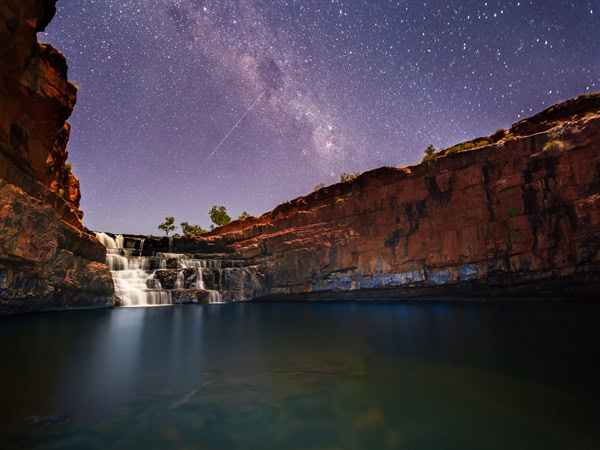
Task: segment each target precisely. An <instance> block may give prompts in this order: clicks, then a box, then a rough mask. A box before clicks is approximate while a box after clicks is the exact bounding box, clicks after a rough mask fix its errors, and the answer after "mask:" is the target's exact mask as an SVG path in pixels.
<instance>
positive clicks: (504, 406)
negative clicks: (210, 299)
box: [0, 302, 600, 450]
mask: <svg viewBox="0 0 600 450" xmlns="http://www.w3.org/2000/svg"><path fill="white" fill-rule="evenodd" d="M598 317H600V305H597V304H585V303H571V304H569V303H515V302H508V303H496V302H495V303H460V304H450V303H427V302H424V303H269V304H258V303H247V304H227V305H206V306H194V305H190V306H174V307H163V308H126V309H118V308H117V309H114V310H97V311H76V312H60V313H47V314H34V315H24V316H15V317H4V318H1V319H0V355H2V366H1V368H0V399H1V402H2V408H0V440H1V442H0V448H3V449H6V448H9V449H10V448H32V447H35V448H57V449H58V448H60V449H96V448H97V449H105V448H108V449H138V448H139V449H155V448H156V449H170V448H173V449H192V448H200V449H219V450H223V449H268V448H277V449H395V448H398V449H432V450H434V449H435V450H440V449H461V450H464V449H499V450H506V449H528V450H531V449H544V450H546V449H577V450H582V449H598V448H600V414H599V412H598V411H599V409H598V401H599V400H600V395H599V389H598V387H597V385H598V380H599V379H600V378H599V375H600V369H599V368H598V367H596V365H597V361H596V360H597V359H598V354H599V353H598V349H599V348H600V346H599V344H600V331H599V330H600V328H599V327H598V325H597V322H598Z"/></svg>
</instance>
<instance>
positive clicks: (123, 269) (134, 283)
mask: <svg viewBox="0 0 600 450" xmlns="http://www.w3.org/2000/svg"><path fill="white" fill-rule="evenodd" d="M96 237H97V238H98V240H99V241H100V242H101V243H102V244H103V245H104V246H105V247H106V251H107V254H106V264H107V265H108V268H109V269H110V271H111V273H112V276H113V280H114V282H115V294H116V295H117V296H118V297H119V298H120V299H121V300H122V302H123V306H155V305H170V304H173V299H172V294H171V291H170V290H168V289H164V288H163V286H162V285H161V283H160V281H159V280H158V279H157V277H156V272H157V269H162V270H165V269H167V260H175V262H176V269H173V270H177V278H176V280H175V283H174V285H173V288H174V289H184V288H185V275H184V271H185V269H196V281H195V282H194V284H193V286H192V287H193V289H197V290H206V291H208V300H209V303H222V297H221V293H220V292H219V291H217V290H207V289H206V288H205V285H204V280H203V277H202V269H206V268H211V269H212V268H214V269H218V268H220V267H221V261H215V260H203V259H192V258H190V257H189V256H188V255H182V254H179V253H161V252H152V256H142V250H143V245H144V239H143V238H139V239H136V240H137V241H138V242H139V245H138V248H137V249H134V248H124V242H125V239H124V237H123V236H122V235H117V236H115V238H112V237H111V236H109V235H108V234H106V233H100V232H98V233H96ZM171 248H172V241H171V240H169V249H171ZM169 265H172V263H169ZM152 267H155V269H154V270H152Z"/></svg>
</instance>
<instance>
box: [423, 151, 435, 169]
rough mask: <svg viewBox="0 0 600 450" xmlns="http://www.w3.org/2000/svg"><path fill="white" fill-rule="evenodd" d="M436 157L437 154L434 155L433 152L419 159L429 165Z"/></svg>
mask: <svg viewBox="0 0 600 450" xmlns="http://www.w3.org/2000/svg"><path fill="white" fill-rule="evenodd" d="M436 157H437V155H435V154H433V155H425V156H424V157H423V159H422V160H421V163H422V164H424V165H426V166H429V165H431V164H433V163H434V161H435V158H436Z"/></svg>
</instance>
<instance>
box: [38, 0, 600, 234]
mask: <svg viewBox="0 0 600 450" xmlns="http://www.w3.org/2000/svg"><path fill="white" fill-rule="evenodd" d="M40 40H41V41H43V42H50V43H52V44H53V45H54V46H55V47H57V48H58V49H60V50H61V51H63V52H64V54H65V55H66V57H67V60H68V62H69V66H70V69H69V76H70V78H71V79H72V80H74V81H76V82H77V84H78V85H79V86H80V88H81V90H80V92H79V97H78V103H77V106H76V108H75V111H74V113H73V116H72V117H71V119H70V122H71V124H72V125H73V132H72V137H71V142H70V143H69V152H70V161H71V162H72V163H73V165H74V169H73V171H74V173H75V175H77V176H78V177H79V178H80V180H81V184H82V191H83V200H82V209H83V210H84V211H85V213H86V216H85V219H84V223H85V225H87V226H88V227H89V228H92V229H95V230H104V231H113V232H127V233H143V234H148V233H154V234H158V230H157V229H156V225H158V223H160V222H161V221H162V220H163V218H164V217H165V216H167V215H173V216H175V218H176V222H177V223H179V222H182V221H186V222H190V223H200V224H202V225H204V226H205V227H207V226H208V224H209V220H208V214H207V213H208V210H209V209H210V207H211V206H212V205H215V204H216V205H226V206H227V207H228V211H229V212H230V214H231V215H232V216H237V215H239V214H240V213H241V212H242V211H243V210H247V211H248V212H250V213H251V214H253V215H258V214H261V213H264V212H266V211H268V210H270V209H272V208H273V207H275V206H276V205H277V204H279V203H281V202H283V201H286V200H289V199H292V198H295V197H297V196H299V195H304V194H306V193H308V192H310V191H311V190H312V188H313V187H314V186H315V185H316V184H318V183H325V184H332V183H334V182H336V181H337V179H338V177H339V174H340V172H358V171H361V172H362V171H365V170H369V169H372V168H375V167H380V166H385V165H389V166H403V165H408V164H413V163H416V162H418V161H419V160H420V159H421V156H422V152H423V149H424V148H425V147H426V146H427V145H428V144H434V145H435V146H436V147H438V148H439V147H447V146H450V145H452V144H455V143H458V142H461V141H463V140H466V139H472V138H474V137H478V136H483V135H489V134H490V133H492V132H494V131H495V130H496V129H497V128H501V127H504V128H506V127H508V126H510V124H512V123H513V122H515V121H517V120H519V119H520V118H523V117H526V116H529V115H531V114H532V113H533V112H537V111H539V110H541V109H544V108H545V107H547V106H549V105H551V104H554V103H557V102H560V101H563V100H566V99H568V98H571V97H575V96H577V95H579V94H581V93H585V92H592V91H597V90H598V89H599V86H600V0H594V1H576V2H569V1H562V0H536V1H513V0H506V1H487V2H486V1H479V0H466V1H457V0H444V1H441V0H436V1H433V0H431V1H426V2H423V1H384V0H370V1H366V0H364V1H337V0H327V1H326V0H322V1H317V0H302V1H300V0H299V1H292V0H287V1H285V0H282V1H275V0H270V1H262V0H239V1H234V0H231V1H202V0H96V1H94V0H87V1H85V2H80V1H75V0H62V1H59V8H58V14H57V16H56V18H55V19H54V21H53V22H52V24H51V25H50V26H49V27H48V29H47V30H46V32H45V33H41V34H40ZM253 102H256V104H255V105H254V107H253V108H252V109H251V110H250V111H249V112H248V113H247V115H246V116H244V118H243V119H242V120H241V121H240V122H239V124H238V125H237V126H236V127H235V128H233V127H234V125H235V124H236V122H237V121H238V120H239V119H240V117H242V115H243V114H244V113H245V112H246V111H248V109H249V108H250V107H251V105H252V104H253ZM232 128H233V131H231V130H232ZM230 131H231V133H230V135H229V136H228V137H227V139H225V141H223V143H222V145H220V146H219V147H218V145H219V143H220V142H222V140H223V138H224V137H225V136H226V135H227V133H229V132H230ZM217 147H218V148H217ZM215 150H216V151H215ZM213 152H214V154H213V155H212V156H211V157H210V158H209V156H210V155H211V154H212V153H213Z"/></svg>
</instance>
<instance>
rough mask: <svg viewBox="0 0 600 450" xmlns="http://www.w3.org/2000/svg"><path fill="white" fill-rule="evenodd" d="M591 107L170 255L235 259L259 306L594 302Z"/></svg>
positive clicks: (586, 103)
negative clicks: (445, 299)
mask: <svg viewBox="0 0 600 450" xmlns="http://www.w3.org/2000/svg"><path fill="white" fill-rule="evenodd" d="M598 110H600V96H598V95H595V96H586V97H581V98H579V99H577V100H576V101H575V100H574V101H571V102H567V103H565V104H563V105H558V106H557V107H553V108H551V109H549V110H548V111H545V112H544V113H541V114H539V115H536V116H534V117H533V118H532V119H530V120H528V121H522V122H519V123H517V124H515V126H514V127H513V128H512V129H511V130H510V132H511V135H510V136H509V137H508V138H506V139H503V140H501V141H500V142H497V143H496V144H493V145H488V146H486V147H483V148H478V149H474V150H467V151H460V152H455V153H452V154H447V155H441V156H439V157H438V158H437V159H436V160H435V161H434V163H433V164H430V165H417V166H413V167H407V168H380V169H376V170H372V171H370V172H366V173H364V174H362V175H361V176H360V177H359V178H358V179H356V180H354V181H353V182H347V183H340V184H337V185H334V186H330V187H327V188H324V189H321V190H319V191H317V192H315V193H312V194H310V195H308V196H306V197H301V198H298V199H296V200H293V201H291V202H288V203H286V204H283V205H280V206H279V207H277V208H276V209H275V210H273V211H272V212H270V213H267V214H265V215H263V216H261V217H258V218H254V219H250V220H247V221H244V222H234V223H232V224H230V225H228V226H226V227H222V228H219V229H216V230H214V231H213V232H211V233H210V234H209V235H204V236H203V237H197V238H196V240H195V243H192V242H191V241H190V240H189V239H185V240H182V241H181V242H180V243H179V244H178V243H175V248H177V246H180V247H181V249H182V251H186V252H190V251H192V250H193V248H194V246H196V247H197V249H198V250H199V251H213V252H216V251H220V252H225V253H228V254H229V256H228V257H229V258H239V259H240V260H242V261H244V262H245V263H244V265H245V266H247V267H252V268H254V269H255V272H256V274H258V275H257V276H259V278H260V280H261V283H262V290H261V291H260V292H259V293H258V296H259V297H269V296H272V297H278V298H285V297H286V295H288V294H289V295H290V296H291V295H293V296H294V297H295V298H302V297H306V298H317V297H323V296H325V297H337V298H339V297H342V298H343V297H407V296H413V295H429V294H440V295H457V296H464V295H486V296H487V295H489V294H498V295H510V294H519V295H532V296H536V297H545V296H567V295H575V296H584V297H595V296H596V295H597V289H598V281H599V280H600V272H599V268H600V265H599V262H600V254H599V249H600V114H598ZM529 133H533V134H529ZM556 139H558V140H560V142H561V144H560V145H559V146H558V147H559V150H558V151H544V146H545V144H546V143H547V142H549V141H550V140H556ZM149 244H150V243H149ZM211 249H212V250H211ZM254 293H255V294H254V295H256V294H257V290H256V289H255V290H254Z"/></svg>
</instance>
